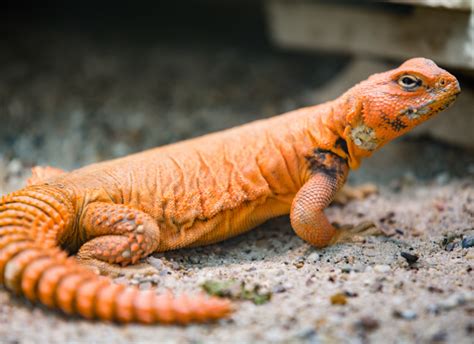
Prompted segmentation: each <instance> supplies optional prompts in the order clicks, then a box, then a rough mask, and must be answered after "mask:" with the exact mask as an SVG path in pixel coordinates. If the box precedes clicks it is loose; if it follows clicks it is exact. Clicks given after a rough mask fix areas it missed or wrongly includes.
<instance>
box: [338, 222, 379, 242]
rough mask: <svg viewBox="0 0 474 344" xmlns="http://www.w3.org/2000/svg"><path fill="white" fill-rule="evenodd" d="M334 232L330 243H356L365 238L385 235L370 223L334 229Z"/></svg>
mask: <svg viewBox="0 0 474 344" xmlns="http://www.w3.org/2000/svg"><path fill="white" fill-rule="evenodd" d="M336 231H337V232H336V235H335V236H334V238H333V242H332V243H338V242H357V241H360V240H361V239H362V238H363V237H365V236H379V235H385V233H384V232H383V231H382V230H381V229H380V228H378V227H377V226H376V225H375V224H374V223H373V222H371V221H366V222H362V223H359V224H358V225H356V226H352V225H346V226H341V227H339V228H336Z"/></svg>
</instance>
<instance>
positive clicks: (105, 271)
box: [77, 258, 158, 279]
mask: <svg viewBox="0 0 474 344" xmlns="http://www.w3.org/2000/svg"><path fill="white" fill-rule="evenodd" d="M77 262H78V263H79V264H81V265H84V266H85V267H87V268H88V269H91V270H92V271H94V272H95V273H97V274H98V275H105V276H110V277H121V276H124V277H125V278H128V279H131V278H133V277H135V276H138V275H141V276H149V275H156V274H157V273H158V270H156V269H155V268H154V267H153V266H151V265H149V264H146V263H139V264H134V265H129V266H119V265H117V264H110V263H107V262H104V261H102V260H99V259H93V258H91V259H81V258H79V259H77Z"/></svg>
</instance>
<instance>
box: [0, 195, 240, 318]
mask: <svg viewBox="0 0 474 344" xmlns="http://www.w3.org/2000/svg"><path fill="white" fill-rule="evenodd" d="M74 218H75V216H74V209H73V206H72V203H71V201H70V200H69V199H68V197H67V196H65V194H64V193H62V192H61V191H60V190H55V189H52V188H46V187H39V186H33V187H29V188H26V189H23V190H20V191H18V192H15V193H12V194H9V195H6V196H4V197H3V198H1V199H0V286H4V287H6V288H7V289H8V290H10V291H11V292H13V293H14V294H16V295H24V296H25V297H26V298H28V299H29V300H31V301H33V302H38V301H39V302H41V303H42V304H44V305H46V306H48V307H51V308H59V309H61V310H62V311H63V312H65V313H67V314H79V315H81V316H83V317H85V318H88V319H101V320H108V321H117V322H123V323H128V322H140V323H155V322H162V323H189V322H203V321H208V320H213V319H218V318H221V317H224V316H226V315H227V314H228V313H229V312H230V311H231V306H230V303H229V302H228V301H227V300H222V299H218V298H207V297H204V296H197V297H194V298H189V297H187V296H186V295H182V296H180V297H173V296H172V295H171V294H165V295H156V294H155V293H154V292H152V291H140V290H138V289H137V288H134V287H127V286H123V285H118V284H114V283H113V282H112V281H111V280H110V279H109V278H105V277H101V276H98V275H96V274H95V273H93V272H92V271H90V270H88V269H87V268H85V267H82V266H80V265H79V264H77V262H76V261H75V260H74V259H73V258H68V257H67V254H66V253H65V252H64V251H62V250H60V248H59V245H58V240H59V238H63V237H67V235H64V234H66V233H64V231H67V230H70V228H71V227H72V221H74Z"/></svg>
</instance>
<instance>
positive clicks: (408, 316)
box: [393, 309, 418, 320]
mask: <svg viewBox="0 0 474 344" xmlns="http://www.w3.org/2000/svg"><path fill="white" fill-rule="evenodd" d="M393 316H394V317H396V318H400V319H405V320H415V319H416V318H417V316H418V315H417V314H416V312H415V311H413V310H411V309H406V310H403V311H400V310H395V311H393Z"/></svg>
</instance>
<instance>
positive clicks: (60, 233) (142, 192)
mask: <svg viewBox="0 0 474 344" xmlns="http://www.w3.org/2000/svg"><path fill="white" fill-rule="evenodd" d="M459 92H460V88H459V84H458V82H457V80H456V78H455V77H453V76H452V75H451V74H449V73H448V72H446V71H445V70H442V69H440V68H439V67H437V66H436V65H435V64H434V63H433V62H432V61H430V60H427V59H423V58H417V59H412V60H409V61H407V62H405V63H404V64H403V65H401V66H400V67H399V68H397V69H395V70H391V71H388V72H385V73H381V74H375V75H373V76H371V77H370V78H369V79H368V80H366V81H363V82H361V83H360V84H358V85H356V86H354V87H353V88H351V89H350V90H349V91H347V92H346V93H345V94H343V95H342V96H341V97H340V98H338V99H336V100H334V101H331V102H328V103H325V104H322V105H318V106H313V107H308V108H304V109H299V110H296V111H292V112H290V113H287V114H284V115H281V116H278V117H274V118H271V119H268V120H263V121H257V122H253V123H250V124H247V125H244V126H241V127H237V128H234V129H230V130H226V131H223V132H219V133H215V134H210V135H207V136H203V137H200V138H197V139H193V140H189V141H184V142H180V143H177V144H172V145H169V146H164V147H160V148H157V149H153V150H150V151H146V152H143V153H140V154H135V155H131V156H129V157H126V158H122V159H117V160H114V161H110V162H104V163H99V164H94V165H91V166H88V167H85V168H82V169H79V170H76V171H73V172H71V173H60V172H59V171H57V170H54V169H53V170H47V169H37V170H36V171H35V173H34V176H33V179H32V180H31V181H30V186H28V187H26V188H25V189H22V190H20V191H17V192H14V193H12V194H9V195H7V196H4V197H3V198H2V199H1V201H0V284H1V285H3V286H5V287H6V288H7V289H8V290H10V291H12V292H13V293H14V294H18V295H24V296H25V297H27V298H28V299H29V300H31V301H39V302H41V303H42V304H44V305H46V306H49V307H52V308H59V309H61V310H62V311H63V312H65V313H70V314H80V315H82V316H83V317H86V318H96V319H103V320H111V321H117V322H142V323H154V322H164V323H188V322H191V321H207V320H212V319H216V318H220V317H223V316H226V315H227V314H228V313H229V312H230V311H231V305H230V303H229V302H228V301H226V300H221V299H216V298H205V297H203V296H197V297H194V298H190V297H187V296H185V295H184V296H180V297H178V298H175V297H173V296H171V295H156V294H154V293H153V292H151V291H139V290H137V289H135V288H132V287H125V286H121V285H115V284H113V283H112V282H111V280H110V279H109V278H106V277H101V276H98V275H97V274H95V273H93V272H92V270H90V269H88V268H86V267H85V266H84V264H86V265H92V266H93V267H95V268H98V269H99V270H101V271H102V272H110V271H113V270H114V269H117V266H118V265H119V266H126V265H129V264H133V263H135V262H137V261H138V260H140V259H141V258H144V257H146V256H147V255H149V254H151V253H152V252H163V251H167V250H173V249H177V248H182V247H190V246H198V245H206V244H210V243H215V242H218V241H221V240H224V239H226V238H229V237H232V236H235V235H237V234H239V233H242V232H245V231H247V230H249V229H251V228H253V227H255V226H257V225H258V224H261V223H262V222H264V221H266V220H267V219H269V218H272V217H275V216H278V215H282V214H287V213H290V218H291V225H292V227H293V228H294V230H295V232H296V233H297V234H298V235H299V236H300V237H301V238H303V239H304V240H306V241H307V242H309V243H311V244H312V245H314V246H316V247H323V246H326V245H329V244H333V243H335V242H338V241H342V240H345V239H348V238H350V236H351V235H353V234H355V233H357V232H358V231H360V229H357V230H347V229H336V228H334V227H333V226H332V225H331V224H330V222H329V221H328V219H327V218H326V216H325V215H324V212H323V211H324V209H325V208H326V207H327V206H328V205H329V203H330V202H331V201H332V199H333V198H334V195H335V194H336V192H337V191H338V190H339V189H340V187H341V186H342V185H343V184H344V182H345V180H346V177H347V174H348V171H349V169H354V168H357V167H358V166H359V164H360V161H361V159H362V158H365V157H368V156H370V155H371V154H372V153H373V151H375V150H376V149H378V148H380V147H381V146H383V145H384V144H385V143H387V142H389V141H390V140H392V139H394V138H395V137H398V136H400V135H402V134H404V133H405V132H407V131H409V130H410V129H412V128H413V127H415V126H416V125H418V124H420V123H421V122H423V121H425V120H427V119H429V118H431V117H432V115H434V114H435V113H437V112H439V111H441V110H442V109H444V108H446V107H447V106H448V105H449V104H451V103H452V102H453V101H454V99H455V98H456V96H457V95H458V94H459ZM362 233H363V232H362ZM66 252H67V253H76V252H77V258H79V261H80V262H81V263H82V264H78V263H77V260H76V258H68V257H67V253H66ZM117 264H118V265H117Z"/></svg>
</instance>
